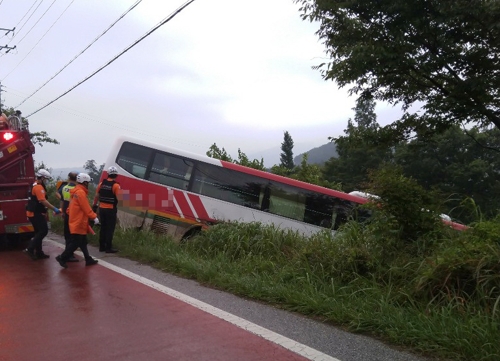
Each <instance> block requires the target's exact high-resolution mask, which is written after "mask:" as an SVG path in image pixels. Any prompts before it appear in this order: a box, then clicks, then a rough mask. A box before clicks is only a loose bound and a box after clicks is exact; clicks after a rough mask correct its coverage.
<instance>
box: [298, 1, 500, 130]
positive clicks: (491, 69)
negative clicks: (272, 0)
mask: <svg viewBox="0 0 500 361" xmlns="http://www.w3.org/2000/svg"><path fill="white" fill-rule="evenodd" d="M295 2H297V3H300V4H301V5H302V6H301V12H302V17H303V19H307V20H310V21H317V22H319V24H320V28H319V30H318V32H317V34H318V36H319V38H320V39H321V41H322V42H323V44H324V45H325V47H326V53H327V54H328V55H329V56H330V60H329V62H326V63H323V64H320V65H318V66H317V68H318V69H320V71H321V73H322V75H323V77H324V79H326V80H335V81H336V83H337V84H338V85H339V86H340V87H344V86H347V85H349V86H350V85H352V84H354V85H353V87H352V88H351V89H350V91H351V93H362V92H369V93H370V94H372V95H373V96H374V97H375V99H377V100H382V101H386V102H389V103H391V104H397V103H400V104H402V108H403V110H404V111H405V115H404V116H403V117H402V118H401V119H400V120H399V121H396V122H394V123H393V124H392V125H389V126H387V127H386V130H387V131H389V132H390V133H392V138H394V139H395V138H397V139H400V137H408V136H410V135H411V134H412V133H413V132H417V133H422V132H424V131H431V132H436V131H437V132H441V131H443V130H445V129H447V128H449V127H450V126H451V125H454V124H460V123H464V124H468V123H469V124H470V123H475V124H478V125H492V124H493V125H495V126H496V127H497V128H500V116H499V110H500V63H499V62H498V59H497V54H498V53H499V52H500V43H499V42H498V38H499V37H500V28H499V27H498V26H497V25H498V19H499V18H500V3H499V2H498V1H483V0H472V1H471V0H456V1H453V2H452V3H451V2H448V1H426V0H425V1H424V0H417V1H405V0H394V1H372V0H349V1H345V0H331V1H323V0H295ZM422 103H423V104H424V105H423V107H422V109H423V111H419V112H418V113H413V114H411V113H409V112H408V110H409V109H410V107H411V106H412V105H415V104H422ZM419 108H420V106H419Z"/></svg>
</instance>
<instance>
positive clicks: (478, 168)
mask: <svg viewBox="0 0 500 361" xmlns="http://www.w3.org/2000/svg"><path fill="white" fill-rule="evenodd" d="M497 149H500V131H499V130H498V129H479V128H477V127H474V128H472V129H469V130H463V129H461V128H460V127H458V126H455V127H451V128H450V129H448V130H447V131H445V132H443V133H441V134H435V135H432V136H425V135H418V136H417V137H416V138H415V139H414V140H412V141H411V142H408V143H401V144H400V145H398V146H397V147H396V149H395V155H394V159H395V162H396V163H397V164H398V165H400V166H401V167H402V169H403V171H404V174H405V175H406V176H408V177H412V178H414V179H416V180H417V181H418V182H419V184H421V185H422V186H423V187H424V188H426V189H429V190H430V189H437V190H439V191H440V193H441V194H442V198H443V199H445V198H446V199H447V202H446V208H447V210H445V212H446V213H449V214H450V215H453V216H454V217H455V218H459V219H461V220H463V221H467V222H471V221H473V220H475V219H476V218H475V215H474V214H470V213H469V212H468V207H464V206H463V201H464V199H467V198H468V199H469V200H472V201H473V202H474V207H477V208H479V209H480V210H481V213H482V214H483V216H485V217H486V218H491V217H494V216H495V215H496V214H497V213H498V209H499V204H500V180H499V179H498V177H497V175H496V174H497V173H498V170H499V169H500V157H499V153H498V151H497ZM450 195H452V196H450ZM449 211H450V212H449Z"/></svg>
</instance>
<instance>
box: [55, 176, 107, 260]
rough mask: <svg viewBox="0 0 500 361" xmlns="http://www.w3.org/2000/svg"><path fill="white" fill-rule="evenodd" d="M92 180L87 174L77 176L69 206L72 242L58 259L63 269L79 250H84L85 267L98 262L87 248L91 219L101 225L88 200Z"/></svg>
mask: <svg viewBox="0 0 500 361" xmlns="http://www.w3.org/2000/svg"><path fill="white" fill-rule="evenodd" d="M91 180H92V178H90V176H89V175H88V174H87V173H79V174H78V175H77V176H76V186H75V187H74V188H73V189H71V190H70V196H71V200H70V202H69V206H68V215H69V230H70V233H71V242H70V244H69V245H68V246H67V247H66V248H65V249H64V252H63V253H61V254H60V255H59V256H57V257H56V261H57V262H59V264H60V265H61V267H64V268H68V265H67V264H66V262H68V260H69V258H70V257H71V255H72V254H73V252H75V251H76V249H77V248H80V249H81V250H82V253H83V256H84V257H85V265H86V266H92V265H95V264H97V260H96V259H93V258H92V257H91V256H90V254H89V250H88V248H87V232H88V229H89V219H92V220H93V221H94V224H99V219H98V218H97V214H95V213H94V212H93V211H92V208H90V203H89V200H88V198H87V197H88V193H89V190H88V187H89V182H90V181H91Z"/></svg>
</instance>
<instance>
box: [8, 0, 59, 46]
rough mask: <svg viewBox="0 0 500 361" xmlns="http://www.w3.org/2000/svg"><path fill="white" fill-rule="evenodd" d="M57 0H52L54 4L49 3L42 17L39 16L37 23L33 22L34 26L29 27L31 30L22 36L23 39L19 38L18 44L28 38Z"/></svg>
mask: <svg viewBox="0 0 500 361" xmlns="http://www.w3.org/2000/svg"><path fill="white" fill-rule="evenodd" d="M56 1H57V0H54V1H52V4H50V5H49V7H48V8H47V10H45V12H44V13H43V14H42V16H40V17H39V18H38V20H37V21H36V22H35V24H33V26H32V27H31V29H29V30H28V32H27V33H26V35H24V36H23V37H22V38H21V40H19V41H18V42H17V44H19V43H20V42H21V41H23V40H24V38H26V37H27V36H28V35H29V33H31V30H33V29H34V28H35V26H37V24H38V23H39V22H40V20H42V19H43V17H44V16H45V14H47V12H48V11H49V10H50V8H51V7H52V5H54V3H55V2H56Z"/></svg>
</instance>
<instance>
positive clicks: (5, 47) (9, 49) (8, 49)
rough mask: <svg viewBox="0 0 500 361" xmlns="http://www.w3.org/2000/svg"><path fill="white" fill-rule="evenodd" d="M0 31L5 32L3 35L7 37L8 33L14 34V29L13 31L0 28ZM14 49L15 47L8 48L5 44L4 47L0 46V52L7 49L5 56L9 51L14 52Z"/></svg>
mask: <svg viewBox="0 0 500 361" xmlns="http://www.w3.org/2000/svg"><path fill="white" fill-rule="evenodd" d="M0 30H3V31H7V32H6V33H5V35H7V34H8V33H10V32H11V31H12V33H14V30H16V28H15V27H14V28H13V29H4V28H0ZM15 48H16V46H15V45H14V46H13V47H12V46H8V45H7V44H6V45H3V46H2V45H0V50H3V49H7V51H6V52H5V54H7V53H8V52H9V51H11V50H14V49H15Z"/></svg>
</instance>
